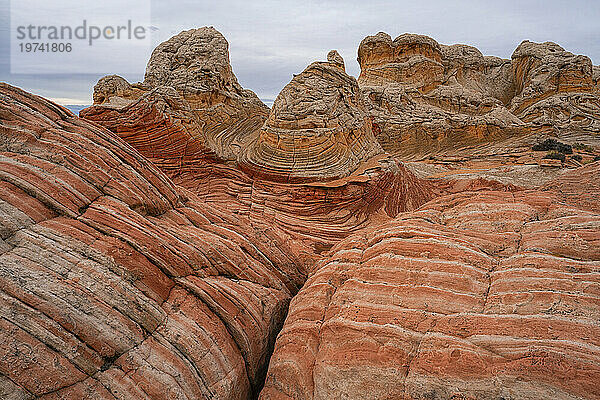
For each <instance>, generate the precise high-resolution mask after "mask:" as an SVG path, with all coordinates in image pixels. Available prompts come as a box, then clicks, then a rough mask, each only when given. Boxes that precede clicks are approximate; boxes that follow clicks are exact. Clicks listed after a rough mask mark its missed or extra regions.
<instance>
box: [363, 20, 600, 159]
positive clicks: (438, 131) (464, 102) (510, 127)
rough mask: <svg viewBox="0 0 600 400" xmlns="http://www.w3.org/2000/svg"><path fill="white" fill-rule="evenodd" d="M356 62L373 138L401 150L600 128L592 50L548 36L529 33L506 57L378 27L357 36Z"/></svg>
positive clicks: (422, 152) (518, 145)
mask: <svg viewBox="0 0 600 400" xmlns="http://www.w3.org/2000/svg"><path fill="white" fill-rule="evenodd" d="M358 61H359V63H360V66H361V74H360V77H359V79H358V82H359V85H360V87H361V89H362V90H363V92H364V95H365V101H366V105H367V108H368V109H369V113H370V114H371V115H372V116H373V121H374V123H375V124H376V126H377V127H378V129H377V132H376V133H377V138H378V139H379V141H380V143H381V145H382V146H383V148H384V149H385V150H387V151H389V152H391V153H392V154H395V155H399V156H402V157H404V158H423V157H426V156H430V155H433V156H435V157H447V156H456V155H459V154H460V155H461V156H478V155H479V156H481V155H490V154H497V153H507V152H513V151H518V150H523V149H526V148H528V147H530V146H531V144H532V143H535V141H537V140H539V139H540V138H541V137H543V136H544V135H553V136H559V137H564V138H571V137H572V136H573V135H575V136H574V137H573V138H574V140H575V139H580V138H581V135H582V133H583V134H589V133H595V134H598V133H600V98H599V97H598V94H597V93H594V92H595V89H594V82H595V81H594V78H593V76H594V75H593V67H592V64H591V62H590V60H589V58H587V57H585V56H575V55H573V54H571V53H568V52H566V51H565V50H564V49H562V48H561V47H560V46H558V45H556V44H554V43H543V44H537V43H531V42H527V41H526V42H523V43H522V44H521V45H520V46H519V47H518V48H517V50H515V53H514V54H513V57H512V60H503V59H500V58H497V57H485V56H483V55H482V54H481V52H480V51H479V50H477V49H476V48H474V47H471V46H466V45H452V46H445V45H440V44H438V43H437V42H436V41H435V40H433V39H432V38H429V37H427V36H422V35H414V34H403V35H400V36H398V37H397V38H396V39H395V40H393V41H392V39H391V37H390V36H389V35H387V34H385V33H382V32H380V33H378V34H377V35H375V36H369V37H367V38H365V39H364V40H363V41H362V42H361V44H360V47H359V49H358ZM587 139H588V141H595V142H599V139H598V137H593V136H592V137H589V138H587ZM598 144H600V142H599V143H598Z"/></svg>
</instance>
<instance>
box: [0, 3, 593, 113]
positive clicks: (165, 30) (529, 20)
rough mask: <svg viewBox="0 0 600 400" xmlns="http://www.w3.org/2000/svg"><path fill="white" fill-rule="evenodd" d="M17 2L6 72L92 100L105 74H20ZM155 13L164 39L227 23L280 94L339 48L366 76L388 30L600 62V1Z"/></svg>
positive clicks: (242, 68)
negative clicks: (366, 60)
mask: <svg viewBox="0 0 600 400" xmlns="http://www.w3.org/2000/svg"><path fill="white" fill-rule="evenodd" d="M14 1H18V0H14ZM52 1H54V2H55V3H57V4H58V3H59V2H60V0H52ZM124 3H126V0H124ZM8 10H9V0H0V57H1V58H0V80H2V81H6V82H9V83H11V84H13V85H16V86H19V87H22V88H24V89H26V90H28V91H31V92H34V93H36V94H40V95H43V96H45V97H49V98H52V99H56V100H57V101H58V102H60V103H63V104H78V103H79V104H89V103H90V102H91V93H92V88H93V86H94V84H95V83H96V81H97V80H98V79H99V78H100V77H101V76H102V75H100V74H96V75H93V74H71V75H17V74H12V75H11V74H10V67H9V66H10V59H9V12H8ZM115 12H118V13H126V12H127V9H126V7H124V9H121V10H115ZM151 13H152V25H153V26H154V27H156V28H157V29H156V30H155V31H154V33H153V37H152V40H153V42H154V43H155V44H157V43H159V42H161V41H164V40H166V39H168V38H169V37H171V36H173V35H175V34H177V33H179V32H180V31H182V30H185V29H190V28H194V27H201V26H206V25H212V26H214V27H215V28H217V29H218V30H219V31H220V32H221V33H223V35H224V36H225V37H226V38H227V40H228V41H229V45H230V47H229V51H230V57H231V63H232V66H233V70H234V72H235V74H236V75H237V77H238V80H239V81H240V83H241V84H242V86H244V87H246V88H249V89H252V90H254V91H255V92H256V93H257V94H258V95H259V97H261V98H262V99H265V100H269V99H273V98H274V97H275V96H276V95H277V93H279V91H280V90H281V89H282V88H283V86H285V85H286V84H287V83H288V82H289V81H290V79H291V77H292V74H294V73H298V72H300V71H302V70H303V69H304V68H305V67H306V66H307V65H308V64H309V63H310V62H312V61H315V60H323V59H324V58H325V57H326V54H327V52H328V51H329V50H331V49H337V50H338V51H339V52H340V54H341V55H342V56H343V57H344V59H345V61H346V69H347V72H348V73H350V74H352V75H354V76H358V73H359V67H358V64H357V62H356V52H357V48H358V45H359V43H360V41H361V40H362V39H363V38H364V37H365V36H367V35H372V34H375V33H377V32H379V31H384V32H387V33H389V34H390V35H391V36H392V37H396V36H397V35H400V34H402V33H405V32H411V33H420V34H425V35H429V36H431V37H433V38H434V39H436V40H437V41H438V42H440V43H443V44H454V43H464V44H469V45H473V46H475V47H477V48H478V49H479V50H481V51H482V53H483V54H485V55H495V56H500V57H503V58H510V56H511V54H512V52H513V50H514V49H515V48H516V46H517V45H518V44H519V43H520V42H521V41H522V40H525V39H528V40H532V41H537V42H539V41H554V42H557V43H558V44H560V45H561V46H563V47H564V48H566V49H567V50H569V51H571V52H573V53H576V54H585V55H587V56H589V57H590V58H591V59H592V62H593V63H594V64H595V65H597V64H599V63H600V40H599V39H600V1H595V0H571V1H559V0H545V1H542V0H539V1H538V0H536V1H527V0H521V1H512V0H502V1H482V0H473V1H468V0H464V1H448V0H439V1H425V0H413V1H376V0H375V1H290V2H284V1H260V0H254V1H249V0H240V1H218V0H217V1H198V0H179V1H177V0H169V1H166V0H165V1H163V0H152V8H151ZM149 56H150V54H149V52H148V54H147V55H146V57H145V58H144V59H139V60H134V62H135V65H136V66H139V68H138V67H136V70H137V72H136V73H133V74H129V75H126V76H125V78H127V79H128V80H129V81H130V82H136V81H140V80H142V79H143V75H144V69H145V66H146V63H147V61H148V58H149ZM109 72H112V71H107V73H109Z"/></svg>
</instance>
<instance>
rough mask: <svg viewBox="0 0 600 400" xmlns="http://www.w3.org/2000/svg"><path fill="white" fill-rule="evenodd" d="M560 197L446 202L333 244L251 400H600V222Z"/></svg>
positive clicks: (473, 195) (488, 196) (522, 195)
mask: <svg viewBox="0 0 600 400" xmlns="http://www.w3.org/2000/svg"><path fill="white" fill-rule="evenodd" d="M599 172H600V166H599V165H598V163H595V164H594V165H593V167H592V166H590V167H588V170H587V172H586V173H585V179H584V180H583V182H580V184H579V186H578V187H577V189H576V191H577V192H579V193H581V192H585V191H586V187H587V186H586V185H587V184H589V182H591V181H595V180H597V179H598V178H599V177H600V176H599ZM560 186H561V187H562V188H564V189H566V188H567V187H569V185H568V184H567V183H566V182H564V183H561V184H560ZM570 187H571V188H572V189H574V187H573V186H570ZM569 192H570V193H571V192H573V190H570V191H569ZM596 192H597V190H596V191H595V192H594V193H595V194H596V195H597V194H598V193H596ZM570 193H569V195H567V196H563V194H561V193H560V192H557V191H554V190H552V189H550V190H548V191H514V190H513V191H501V192H499V191H494V190H487V191H480V192H461V193H457V194H453V195H447V196H443V197H439V198H437V199H435V200H433V201H432V202H429V203H427V204H425V205H424V206H422V207H421V208H419V209H418V210H416V211H414V212H411V213H404V214H400V215H399V216H398V217H397V218H396V219H395V220H394V221H393V222H390V223H387V224H383V225H381V226H379V227H376V228H374V229H366V230H364V231H362V232H361V233H360V234H357V235H355V236H352V237H350V238H348V239H346V240H344V241H343V242H341V243H340V244H338V245H336V246H335V247H334V249H333V250H332V253H331V254H330V256H329V257H326V258H325V259H324V260H323V261H321V262H319V263H318V265H317V266H316V267H315V269H314V270H313V272H312V273H311V274H310V276H309V278H308V281H307V282H306V283H305V285H304V287H303V288H302V290H301V291H300V292H299V293H298V295H297V296H296V297H295V298H294V299H293V300H292V303H291V306H290V311H289V314H288V317H287V319H286V322H285V324H284V327H283V329H282V331H281V333H280V334H279V336H278V338H277V342H276V347H275V352H274V354H273V356H272V358H271V361H270V365H269V372H268V375H267V381H266V384H265V388H264V389H263V390H262V392H261V397H260V398H261V399H330V398H345V399H365V398H374V399H375V398H376V399H392V398H393V399H423V398H427V399H450V398H452V399H491V398H518V399H540V398H552V399H584V398H585V399H597V398H600V391H599V390H598V385H597V382H598V380H599V379H600V351H599V349H600V347H599V346H598V345H599V342H598V340H599V339H600V331H599V326H598V317H599V311H600V308H599V305H600V303H599V298H598V288H600V252H599V249H600V247H599V244H600V242H599V241H600V215H599V214H598V213H597V210H596V211H595V212H590V211H589V209H590V207H589V204H587V201H586V199H581V198H577V197H573V196H572V195H571V194H570ZM596 208H597V207H596Z"/></svg>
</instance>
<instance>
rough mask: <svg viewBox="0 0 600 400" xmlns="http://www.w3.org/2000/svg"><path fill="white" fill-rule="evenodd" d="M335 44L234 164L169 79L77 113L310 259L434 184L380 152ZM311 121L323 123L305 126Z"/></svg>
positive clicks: (426, 194) (426, 193)
mask: <svg viewBox="0 0 600 400" xmlns="http://www.w3.org/2000/svg"><path fill="white" fill-rule="evenodd" d="M335 54H337V53H334V52H331V53H330V58H331V60H332V61H331V62H327V63H314V64H312V65H311V66H309V67H308V68H307V69H306V71H304V72H303V73H302V74H301V75H299V76H297V77H296V78H294V80H293V81H292V83H290V85H288V86H287V87H286V88H285V89H284V90H283V91H282V94H281V95H280V96H279V97H278V100H277V101H276V102H275V105H274V106H273V111H272V113H271V115H270V117H269V121H267V122H266V123H265V126H264V127H263V129H262V131H261V137H260V138H259V139H258V140H256V141H255V142H254V143H253V144H252V145H250V144H248V145H247V146H246V147H245V148H244V150H243V152H242V154H240V160H239V162H238V163H237V164H236V163H234V162H232V161H228V160H225V159H223V158H222V157H220V156H219V155H218V153H215V152H214V151H212V150H211V149H213V148H215V144H214V143H213V142H212V140H213V139H212V136H211V135H210V134H207V133H206V131H205V129H204V127H205V125H203V122H202V121H203V120H204V119H206V118H207V116H206V115H205V114H204V111H200V110H198V109H193V108H192V107H190V106H189V103H188V102H187V101H186V100H185V99H184V98H183V97H182V96H181V95H180V94H179V92H178V91H176V90H174V89H173V88H170V87H168V86H161V87H159V88H157V89H154V90H152V91H150V92H148V93H146V94H143V95H141V96H140V97H139V98H138V99H136V100H133V101H132V102H129V103H128V104H127V105H125V106H121V105H119V106H116V107H113V106H111V104H103V105H97V106H92V107H89V108H87V109H85V110H82V111H81V113H80V115H81V116H82V117H84V118H86V119H89V120H92V121H94V122H96V123H99V124H101V125H103V126H104V127H106V128H108V129H110V130H111V131H113V132H114V133H116V134H117V135H119V137H121V138H122V139H123V140H125V141H126V142H128V143H129V144H131V145H132V146H133V147H135V149H136V150H138V151H139V152H140V153H141V154H142V155H143V156H145V157H146V158H147V159H148V160H150V161H152V162H153V163H154V164H155V165H157V166H158V167H159V168H160V169H161V170H162V171H163V172H165V173H166V174H167V175H168V176H169V177H170V178H171V179H172V180H173V181H174V182H175V183H176V184H177V185H180V186H182V187H184V188H187V189H189V190H191V191H192V192H194V193H196V194H197V195H199V196H200V197H201V198H202V199H203V200H204V201H206V202H209V203H211V204H213V205H214V206H215V207H219V208H223V209H226V210H227V211H228V212H230V213H235V214H237V215H241V216H244V217H246V218H249V219H250V220H252V221H253V223H254V224H255V225H257V226H258V225H266V226H277V227H279V228H280V229H282V230H283V231H285V232H286V233H287V234H289V235H290V238H292V239H293V240H294V241H299V242H300V247H301V248H303V249H305V248H310V249H312V250H311V251H310V252H309V253H306V254H304V253H303V257H304V258H305V259H306V261H307V262H311V260H312V261H314V260H315V259H316V258H315V256H318V255H319V254H320V253H322V252H324V251H326V250H329V249H330V248H331V246H332V245H333V244H335V243H337V242H338V241H339V240H341V239H343V238H345V237H347V236H348V235H350V234H351V233H353V232H356V231H358V230H360V229H363V228H364V227H366V226H368V225H370V224H372V223H378V222H380V221H382V220H385V219H386V218H389V217H394V216H395V215H396V214H398V212H402V211H408V210H412V209H415V208H417V207H418V206H420V205H421V204H423V203H425V202H426V201H428V200H429V199H431V197H432V196H433V192H434V191H433V188H432V185H431V184H429V183H428V182H425V181H423V180H421V179H417V178H416V177H415V176H414V175H413V174H412V173H411V172H409V171H408V170H407V169H406V168H404V166H403V165H402V164H401V163H399V162H398V161H397V160H395V159H394V158H392V157H390V156H389V155H387V154H384V153H383V151H382V150H381V147H380V146H379V144H378V143H377V141H376V140H375V138H374V137H373V134H372V132H371V122H370V120H369V119H368V118H367V116H366V114H365V109H364V106H363V104H362V98H361V96H360V92H359V89H358V85H357V84H356V80H355V79H354V78H352V77H350V76H348V75H347V74H346V73H345V72H344V70H343V60H341V57H340V56H339V54H337V57H336V56H335ZM340 60H341V61H340ZM215 90H218V87H217V88H215ZM290 96H291V97H290ZM313 98H314V99H318V100H315V101H314V102H313ZM247 124H248V121H246V120H243V119H241V120H239V121H238V125H239V126H246V125H247ZM250 125H251V124H250ZM313 125H314V126H317V125H318V126H320V128H308V126H313ZM273 126H278V127H279V128H278V132H279V133H278V135H279V134H281V136H278V139H275V138H274V137H270V136H269V134H268V132H273V130H272V127H273ZM244 129H248V132H251V131H252V129H251V127H247V128H244ZM263 134H264V135H267V136H269V138H268V140H267V143H265V142H262V139H263V138H264V137H263ZM313 134H314V136H313ZM303 135H304V136H303ZM271 145H273V146H274V147H270V146H271ZM288 145H289V147H286V146H288ZM267 153H269V154H270V155H269V154H267ZM271 153H272V154H271ZM275 153H276V154H277V156H276V157H275V156H273V154H275ZM277 160H279V161H280V162H279V161H277ZM292 182H293V183H292Z"/></svg>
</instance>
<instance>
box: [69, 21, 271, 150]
mask: <svg viewBox="0 0 600 400" xmlns="http://www.w3.org/2000/svg"><path fill="white" fill-rule="evenodd" d="M168 88H172V89H174V90H176V91H177V92H178V93H179V95H180V96H181V98H182V99H183V100H184V101H185V102H186V103H187V106H186V107H189V108H190V109H191V111H192V113H193V114H195V115H196V118H197V122H198V123H199V124H200V126H199V127H198V128H197V130H198V131H200V132H201V133H202V137H203V140H204V141H205V145H206V147H208V148H209V149H211V150H212V151H213V152H214V153H215V154H217V155H218V156H219V157H220V158H221V159H223V160H225V161H227V160H235V159H236V157H237V154H238V153H239V151H240V149H241V148H242V147H243V146H244V145H245V144H246V143H247V142H248V141H249V140H250V139H251V138H252V135H253V134H255V131H256V130H257V129H258V128H260V126H261V125H262V124H263V122H264V120H265V118H266V117H267V115H268V112H269V109H268V107H267V106H265V105H264V104H263V103H262V102H261V101H260V100H259V99H258V97H257V96H256V94H254V92H252V91H251V90H248V89H244V88H242V87H241V85H240V84H239V83H238V81H237V78H236V76H235V75H234V73H233V70H232V69H231V65H230V63H229V44H228V43H227V40H225V38H224V37H223V35H221V33H220V32H218V31H217V30H216V29H214V28H213V27H203V28H199V29H190V30H188V31H183V32H181V33H180V34H178V35H176V36H173V37H172V38H170V39H169V40H167V41H165V42H163V43H161V44H160V45H159V46H158V47H156V49H155V50H154V51H153V52H152V56H151V57H150V60H149V61H148V65H147V67H146V74H145V77H144V82H142V83H138V84H133V85H131V84H129V83H128V82H127V81H126V80H125V79H123V78H121V77H118V76H115V75H111V76H108V77H105V78H102V79H101V80H100V81H99V82H98V84H97V85H96V86H95V87H94V96H93V98H94V106H93V107H91V108H88V109H87V110H86V111H84V112H83V113H82V114H81V115H82V116H83V117H85V118H88V119H93V120H99V121H102V122H105V121H106V122H108V123H113V124H114V123H117V121H114V120H112V121H111V119H112V118H113V117H111V115H114V113H110V112H109V111H111V110H118V111H122V112H124V113H131V111H130V110H131V108H132V107H133V108H135V107H137V106H135V105H132V103H135V101H136V100H138V99H139V101H141V102H147V101H152V94H151V93H149V92H150V91H152V90H155V89H160V90H163V91H164V90H169V89H168ZM146 95H149V96H150V97H151V98H150V99H147V98H146V97H147V96H146ZM140 98H141V99H140ZM105 112H106V113H107V114H109V115H104V113H105ZM166 139H167V140H168V138H166Z"/></svg>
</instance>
